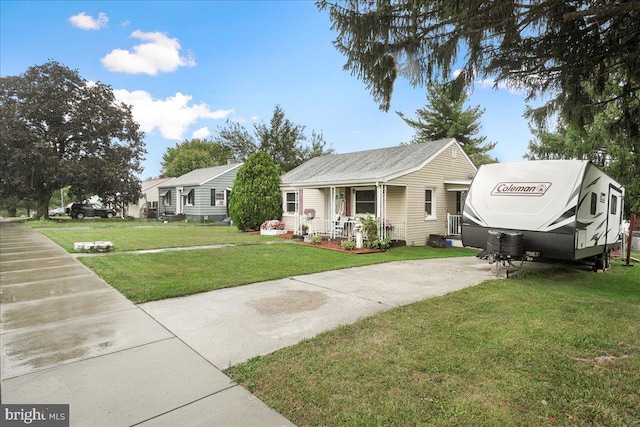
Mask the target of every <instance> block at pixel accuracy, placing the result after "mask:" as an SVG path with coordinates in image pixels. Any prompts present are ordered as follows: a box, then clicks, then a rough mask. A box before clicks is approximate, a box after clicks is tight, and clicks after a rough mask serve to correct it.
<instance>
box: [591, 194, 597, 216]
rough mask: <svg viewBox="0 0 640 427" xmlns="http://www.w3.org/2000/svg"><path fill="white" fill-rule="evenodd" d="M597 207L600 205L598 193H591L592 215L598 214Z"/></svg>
mask: <svg viewBox="0 0 640 427" xmlns="http://www.w3.org/2000/svg"><path fill="white" fill-rule="evenodd" d="M597 207H598V195H597V194H596V193H591V215H595V214H596V210H597Z"/></svg>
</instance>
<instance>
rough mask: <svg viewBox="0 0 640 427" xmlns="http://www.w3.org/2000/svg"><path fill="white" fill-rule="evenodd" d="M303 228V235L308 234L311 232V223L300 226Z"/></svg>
mask: <svg viewBox="0 0 640 427" xmlns="http://www.w3.org/2000/svg"><path fill="white" fill-rule="evenodd" d="M300 229H301V234H302V235H303V236H306V235H307V233H308V232H309V224H302V226H301V227H300Z"/></svg>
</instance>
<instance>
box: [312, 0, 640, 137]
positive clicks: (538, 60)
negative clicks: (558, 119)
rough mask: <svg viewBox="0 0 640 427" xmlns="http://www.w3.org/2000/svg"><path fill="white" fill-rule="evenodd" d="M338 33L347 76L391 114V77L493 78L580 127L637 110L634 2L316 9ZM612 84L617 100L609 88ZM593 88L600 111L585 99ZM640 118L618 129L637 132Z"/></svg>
mask: <svg viewBox="0 0 640 427" xmlns="http://www.w3.org/2000/svg"><path fill="white" fill-rule="evenodd" d="M318 7H319V9H320V10H327V11H328V12H329V17H330V19H331V21H332V23H333V29H334V30H336V31H337V33H338V34H337V38H336V40H335V41H334V46H335V47H336V48H337V49H338V51H340V52H341V53H342V54H344V55H345V56H346V57H347V62H346V64H345V66H344V69H345V70H348V71H350V72H351V73H352V74H353V75H355V76H357V77H358V78H359V79H361V80H362V81H364V82H365V84H366V85H367V88H368V89H369V90H370V91H371V93H372V95H373V97H374V99H375V100H376V101H377V102H378V103H379V105H380V108H381V109H383V110H384V111H387V110H388V109H389V107H390V102H391V95H392V92H393V85H394V82H395V80H396V78H397V77H400V76H403V77H406V78H407V79H408V80H409V82H410V83H411V84H412V85H414V86H422V85H425V84H430V83H434V82H447V81H449V80H450V79H451V75H452V74H453V71H454V67H455V68H459V69H461V72H460V73H459V74H458V75H457V77H456V78H455V79H454V87H455V88H456V90H463V88H464V86H465V85H471V84H473V82H474V80H475V79H476V78H482V79H484V78H490V79H494V80H495V82H496V85H497V84H498V83H502V84H508V85H513V86H516V87H519V88H522V89H524V90H526V91H527V94H528V99H534V98H536V97H539V96H541V95H543V96H545V98H546V99H547V100H548V102H547V103H546V104H545V105H544V107H543V108H541V109H540V110H539V111H538V113H539V115H540V116H544V115H549V114H553V113H555V112H558V111H559V112H560V113H561V114H562V115H563V116H564V118H565V119H566V120H567V121H569V122H572V123H574V124H575V125H576V126H578V127H582V126H584V125H585V123H589V122H590V121H592V118H593V116H594V115H595V114H597V112H598V109H599V106H600V105H603V104H607V103H613V102H618V101H620V102H623V103H624V102H626V103H627V104H629V105H631V104H633V99H637V98H638V92H639V90H640V73H639V72H638V68H639V64H640V2H638V1H624V0H547V1H542V0H532V1H520V2H514V1H513V0H493V1H486V0H467V1H442V0H394V1H382V0H380V1H375V0H373V1H372V0H345V1H336V2H331V1H328V0H320V1H318ZM612 78H613V79H615V80H616V82H615V83H616V84H617V85H618V86H619V89H620V90H619V92H618V93H616V94H613V93H611V92H610V91H609V90H608V89H607V87H606V86H607V83H608V82H609V81H610V80H611V79H612ZM583 82H592V83H593V91H594V95H595V96H596V97H597V98H598V99H599V101H598V102H599V103H598V104H593V103H591V102H590V101H591V99H592V98H593V96H590V95H588V94H587V92H586V91H585V88H584V86H583V84H582V83H583ZM639 123H640V109H639V108H638V107H636V108H635V109H633V110H627V111H626V112H625V114H624V115H623V116H621V117H620V120H618V122H617V125H618V127H619V128H620V129H634V130H635V132H638V124H639Z"/></svg>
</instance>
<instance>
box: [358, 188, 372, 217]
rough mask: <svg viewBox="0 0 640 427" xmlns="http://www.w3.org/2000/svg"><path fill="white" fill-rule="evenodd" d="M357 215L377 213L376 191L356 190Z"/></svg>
mask: <svg viewBox="0 0 640 427" xmlns="http://www.w3.org/2000/svg"><path fill="white" fill-rule="evenodd" d="M355 206H356V215H362V214H371V215H374V214H375V213H376V190H356V197H355Z"/></svg>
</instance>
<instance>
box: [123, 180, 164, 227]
mask: <svg viewBox="0 0 640 427" xmlns="http://www.w3.org/2000/svg"><path fill="white" fill-rule="evenodd" d="M169 179H170V178H158V179H148V180H146V181H142V183H141V184H142V196H140V199H138V202H137V203H129V204H128V205H127V215H129V216H132V217H134V218H142V219H144V218H152V217H156V216H157V215H158V186H159V185H161V184H162V183H164V182H166V181H168V180H169Z"/></svg>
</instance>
